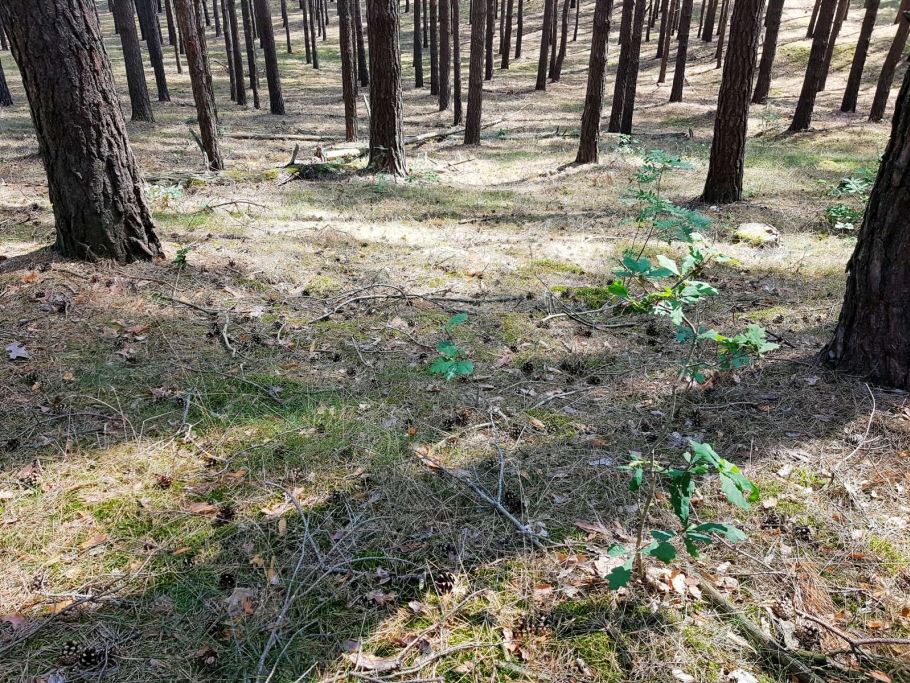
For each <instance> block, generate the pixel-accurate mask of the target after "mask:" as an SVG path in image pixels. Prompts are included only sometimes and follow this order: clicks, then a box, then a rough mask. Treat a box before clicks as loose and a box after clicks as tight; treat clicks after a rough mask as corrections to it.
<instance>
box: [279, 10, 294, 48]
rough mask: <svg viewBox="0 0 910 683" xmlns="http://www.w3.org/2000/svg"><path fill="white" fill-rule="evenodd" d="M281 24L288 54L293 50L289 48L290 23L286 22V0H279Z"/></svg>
mask: <svg viewBox="0 0 910 683" xmlns="http://www.w3.org/2000/svg"><path fill="white" fill-rule="evenodd" d="M281 23H282V25H283V26H284V37H285V41H286V42H287V48H288V54H292V53H293V52H294V50H293V49H292V48H291V23H290V22H289V21H288V0H281Z"/></svg>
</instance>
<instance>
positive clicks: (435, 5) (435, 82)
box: [430, 0, 439, 95]
mask: <svg viewBox="0 0 910 683" xmlns="http://www.w3.org/2000/svg"><path fill="white" fill-rule="evenodd" d="M430 94H431V95H439V0H430Z"/></svg>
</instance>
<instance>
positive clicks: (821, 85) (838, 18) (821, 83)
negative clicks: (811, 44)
mask: <svg viewBox="0 0 910 683" xmlns="http://www.w3.org/2000/svg"><path fill="white" fill-rule="evenodd" d="M849 7H850V0H840V2H838V4H837V10H836V11H835V13H834V25H833V26H832V27H831V37H830V38H828V49H827V50H825V59H824V61H823V62H822V72H821V75H820V76H819V77H818V91H819V92H822V91H824V89H825V84H826V83H827V82H828V71H829V70H830V68H831V60H832V59H833V58H834V47H835V46H836V45H837V37H838V36H839V35H840V29H841V26H843V24H844V19H846V18H847V10H848V9H849Z"/></svg>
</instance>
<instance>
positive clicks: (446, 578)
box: [433, 572, 455, 595]
mask: <svg viewBox="0 0 910 683" xmlns="http://www.w3.org/2000/svg"><path fill="white" fill-rule="evenodd" d="M433 586H434V587H435V588H436V594H437V595H445V594H446V593H451V592H452V589H453V588H455V575H454V574H453V573H452V572H439V573H437V574H436V575H434V576H433Z"/></svg>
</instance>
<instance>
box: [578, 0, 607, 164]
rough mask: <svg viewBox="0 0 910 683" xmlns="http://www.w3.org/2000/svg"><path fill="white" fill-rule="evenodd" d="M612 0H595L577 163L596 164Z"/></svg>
mask: <svg viewBox="0 0 910 683" xmlns="http://www.w3.org/2000/svg"><path fill="white" fill-rule="evenodd" d="M612 12H613V0H597V1H596V3H595V5H594V29H593V34H592V36H591V54H590V57H589V58H588V90H587V93H586V95H585V109H584V113H583V114H582V115H581V134H580V136H579V142H578V154H577V155H576V157H575V163H576V164H596V163H597V161H598V148H597V141H598V139H599V137H600V115H601V109H602V108H603V99H604V83H605V82H606V73H607V50H608V43H609V38H610V15H611V14H612Z"/></svg>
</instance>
